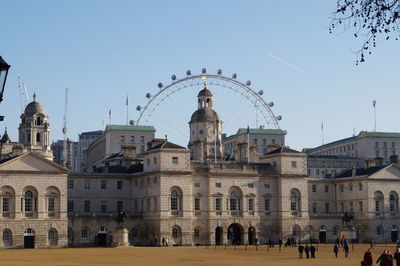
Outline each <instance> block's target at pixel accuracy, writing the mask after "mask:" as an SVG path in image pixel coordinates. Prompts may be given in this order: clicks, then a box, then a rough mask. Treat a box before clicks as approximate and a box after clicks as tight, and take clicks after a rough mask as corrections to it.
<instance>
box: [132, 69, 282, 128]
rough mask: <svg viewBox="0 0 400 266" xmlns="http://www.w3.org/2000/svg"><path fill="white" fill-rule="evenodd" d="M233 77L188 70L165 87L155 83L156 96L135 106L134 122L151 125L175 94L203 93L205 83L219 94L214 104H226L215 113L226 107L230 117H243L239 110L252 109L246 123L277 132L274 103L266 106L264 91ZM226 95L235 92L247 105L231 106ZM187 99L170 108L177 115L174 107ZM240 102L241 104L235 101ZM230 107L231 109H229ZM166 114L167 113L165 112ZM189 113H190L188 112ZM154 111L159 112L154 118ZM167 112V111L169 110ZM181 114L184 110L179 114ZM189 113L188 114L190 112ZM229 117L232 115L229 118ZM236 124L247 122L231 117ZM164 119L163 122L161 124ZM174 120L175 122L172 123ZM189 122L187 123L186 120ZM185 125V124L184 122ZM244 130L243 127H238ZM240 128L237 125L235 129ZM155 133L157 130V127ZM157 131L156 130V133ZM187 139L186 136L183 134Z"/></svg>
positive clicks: (203, 70) (173, 76)
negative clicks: (135, 116)
mask: <svg viewBox="0 0 400 266" xmlns="http://www.w3.org/2000/svg"><path fill="white" fill-rule="evenodd" d="M237 78H238V76H237V74H236V73H234V74H232V75H231V77H228V76H225V75H223V74H222V70H221V69H218V70H217V73H216V74H211V73H207V70H206V69H205V68H203V69H202V70H201V73H200V74H192V72H191V71H190V70H187V71H186V76H185V77H183V78H177V76H176V75H172V76H171V82H170V83H169V84H168V85H164V84H163V83H162V82H160V83H158V89H157V90H156V91H155V92H148V93H146V95H145V96H146V98H147V103H146V104H144V105H138V106H137V107H136V110H137V111H138V118H137V119H136V121H134V123H135V124H137V125H148V124H149V123H150V124H154V123H155V122H156V121H157V119H158V118H159V117H160V116H162V115H164V114H165V112H167V111H159V109H160V108H161V107H162V106H163V105H166V104H167V102H168V101H169V100H170V99H174V98H175V97H176V95H177V94H178V92H180V93H179V94H181V93H183V92H184V91H187V90H189V89H190V88H191V89H192V90H194V92H198V91H199V90H200V89H202V86H203V84H204V81H206V82H207V87H208V88H211V90H212V91H213V93H220V92H221V93H222V91H223V93H224V94H223V95H222V94H220V97H219V98H217V97H216V96H215V95H214V96H215V102H217V103H218V101H221V99H224V100H225V102H227V103H226V104H225V105H224V107H223V108H220V109H218V108H216V111H217V112H220V111H221V109H224V110H225V109H229V108H227V106H231V113H233V112H239V114H242V113H243V112H242V111H241V108H243V107H247V108H248V109H249V107H251V108H250V109H251V110H248V112H247V114H246V117H247V122H248V120H249V119H250V120H254V119H255V123H253V124H254V126H256V127H257V128H268V129H280V127H279V121H280V120H281V119H282V116H281V115H277V116H276V115H275V114H274V113H273V111H272V107H274V102H272V101H271V102H267V101H266V99H264V98H263V96H264V91H263V90H257V91H256V90H254V89H252V88H251V87H250V86H251V81H246V82H245V83H243V82H241V81H239V80H238V79H237ZM227 92H234V93H235V94H236V95H237V96H238V97H240V98H241V99H242V100H243V99H244V100H245V101H246V103H240V104H239V103H235V102H233V98H234V97H233V96H229V97H228V96H227ZM187 101H188V99H183V100H181V101H180V102H179V104H177V103H172V104H170V105H171V107H172V108H177V109H178V113H180V112H181V111H180V110H179V109H181V110H182V108H179V107H177V106H176V105H181V104H184V102H187ZM238 101H241V100H238ZM191 106H192V109H191V110H192V112H193V111H195V109H193V108H195V107H196V105H193V104H192V105H191ZM232 106H233V107H232ZM165 110H167V109H165ZM189 110H190V109H189ZM157 111H159V112H158V113H159V114H157ZM168 111H169V109H168ZM182 111H183V110H182ZM189 113H191V112H189ZM230 116H231V115H230ZM234 116H235V118H236V119H233V120H236V122H238V121H239V120H246V118H238V116H239V115H238V114H237V115H234ZM173 117H174V116H173V115H170V116H169V118H173ZM165 119H167V118H164V120H165ZM174 120H176V119H174ZM222 120H223V121H224V122H225V121H226V120H229V119H228V118H227V117H223V118H222ZM231 120H232V119H231ZM187 121H189V120H187ZM187 121H186V122H187ZM241 126H243V125H241ZM237 127H239V125H237ZM156 129H157V127H156ZM157 130H158V129H157ZM183 135H185V136H186V135H187V134H183Z"/></svg>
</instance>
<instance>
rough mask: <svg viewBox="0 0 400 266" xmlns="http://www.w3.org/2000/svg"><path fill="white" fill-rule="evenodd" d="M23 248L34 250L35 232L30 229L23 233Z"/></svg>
mask: <svg viewBox="0 0 400 266" xmlns="http://www.w3.org/2000/svg"><path fill="white" fill-rule="evenodd" d="M24 248H35V231H34V230H33V229H32V228H28V229H26V230H25V232H24Z"/></svg>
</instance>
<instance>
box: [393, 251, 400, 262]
mask: <svg viewBox="0 0 400 266" xmlns="http://www.w3.org/2000/svg"><path fill="white" fill-rule="evenodd" d="M393 259H394V260H395V261H396V266H400V248H399V247H398V248H397V250H396V252H395V253H394V255H393Z"/></svg>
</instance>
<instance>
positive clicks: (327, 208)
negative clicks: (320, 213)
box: [325, 202, 329, 213]
mask: <svg viewBox="0 0 400 266" xmlns="http://www.w3.org/2000/svg"><path fill="white" fill-rule="evenodd" d="M325 213H329V202H327V203H325Z"/></svg>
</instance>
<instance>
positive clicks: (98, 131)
mask: <svg viewBox="0 0 400 266" xmlns="http://www.w3.org/2000/svg"><path fill="white" fill-rule="evenodd" d="M101 134H103V130H95V131H86V132H82V133H81V134H79V135H81V136H85V135H101Z"/></svg>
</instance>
